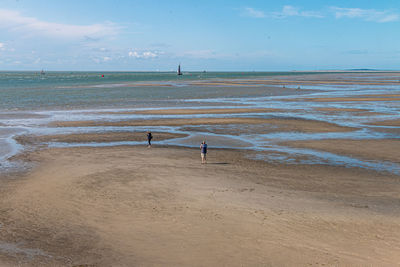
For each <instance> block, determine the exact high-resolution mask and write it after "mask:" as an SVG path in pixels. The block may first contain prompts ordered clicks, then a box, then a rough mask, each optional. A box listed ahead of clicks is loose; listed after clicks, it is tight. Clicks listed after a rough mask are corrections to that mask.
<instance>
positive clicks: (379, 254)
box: [0, 146, 400, 266]
mask: <svg viewBox="0 0 400 267" xmlns="http://www.w3.org/2000/svg"><path fill="white" fill-rule="evenodd" d="M252 153H254V152H251V151H248V152H245V151H242V152H240V151H234V150H212V149H211V150H210V151H209V158H208V164H207V165H201V164H200V156H199V151H198V149H190V148H174V147H157V146H155V147H153V148H151V149H148V148H145V147H144V146H136V147H109V148H64V149H45V150H41V151H38V152H32V153H30V154H25V155H21V156H20V157H19V158H20V159H25V160H29V161H33V162H37V163H38V164H39V165H38V167H37V168H36V169H34V171H32V172H30V173H27V174H25V175H24V176H23V178H22V179H10V178H9V179H1V181H0V182H1V185H2V186H1V191H2V194H1V196H0V207H1V209H0V220H1V231H0V236H1V242H0V263H2V264H3V265H6V264H9V265H10V266H13V265H15V264H16V263H18V264H19V266H66V265H67V266H79V265H83V266H135V265H140V266H323V265H325V266H332V265H333V266H366V265H368V266H370V265H372V266H395V265H396V264H398V263H399V261H400V256H399V253H398V251H399V249H400V248H399V244H400V220H399V215H400V208H399V207H400V206H399V205H398V199H399V197H400V196H399V192H400V185H399V183H398V177H397V176H392V175H385V174H382V173H377V172H371V171H367V170H363V169H353V168H341V167H332V166H322V165H316V166H313V167H312V168H311V167H310V166H306V165H281V164H269V163H266V162H264V161H254V160H250V159H248V158H247V157H246V154H250V155H251V154H252ZM5 248H7V249H8V250H7V253H6V252H5Z"/></svg>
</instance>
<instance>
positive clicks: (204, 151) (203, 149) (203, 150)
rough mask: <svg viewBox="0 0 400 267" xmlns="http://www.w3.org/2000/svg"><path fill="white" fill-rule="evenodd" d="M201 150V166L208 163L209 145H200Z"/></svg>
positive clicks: (204, 142) (204, 143)
mask: <svg viewBox="0 0 400 267" xmlns="http://www.w3.org/2000/svg"><path fill="white" fill-rule="evenodd" d="M200 150H201V164H205V163H207V144H206V141H203V142H202V143H201V145H200Z"/></svg>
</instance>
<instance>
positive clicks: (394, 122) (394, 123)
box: [369, 119, 400, 127]
mask: <svg viewBox="0 0 400 267" xmlns="http://www.w3.org/2000/svg"><path fill="white" fill-rule="evenodd" d="M369 125H376V126H394V127H400V119H395V120H384V121H377V122H372V123H369Z"/></svg>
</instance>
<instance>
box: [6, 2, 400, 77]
mask: <svg viewBox="0 0 400 267" xmlns="http://www.w3.org/2000/svg"><path fill="white" fill-rule="evenodd" d="M399 32H400V2H399V1H398V0H381V1H364V0H348V1H340V0H337V1H329V0H325V1H316V0H310V1H279V0H276V1H267V0H265V1H235V0H230V1H217V0H214V1H208V0H207V1H200V0H199V1H181V0H180V1H152V0H147V1H135V0H130V1H128V0H114V1H111V0H108V1H102V0H98V1H91V0H88V1H82V0H79V1H76V0H68V1H62V0H59V1H44V0H35V1H33V0H2V1H1V5H0V70H40V69H45V70H83V71H88V70H127V71H129V70H137V71H147V70H149V71H156V70H161V71H164V70H174V69H176V66H177V64H178V63H181V64H182V67H183V69H184V70H188V71H189V70H208V71H213V70H214V71H223V70H226V71H253V70H255V71H274V70H325V69H350V68H375V69H400V34H399Z"/></svg>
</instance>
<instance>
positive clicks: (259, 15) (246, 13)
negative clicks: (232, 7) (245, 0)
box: [243, 7, 265, 18]
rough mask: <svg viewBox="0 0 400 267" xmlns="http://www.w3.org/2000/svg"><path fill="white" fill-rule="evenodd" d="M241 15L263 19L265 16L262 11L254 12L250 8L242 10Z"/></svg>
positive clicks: (254, 10)
mask: <svg viewBox="0 0 400 267" xmlns="http://www.w3.org/2000/svg"><path fill="white" fill-rule="evenodd" d="M243 15H244V16H246V17H252V18H264V17H265V14H264V12H263V11H260V10H256V9H254V8H251V7H246V8H245V9H244V10H243Z"/></svg>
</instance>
